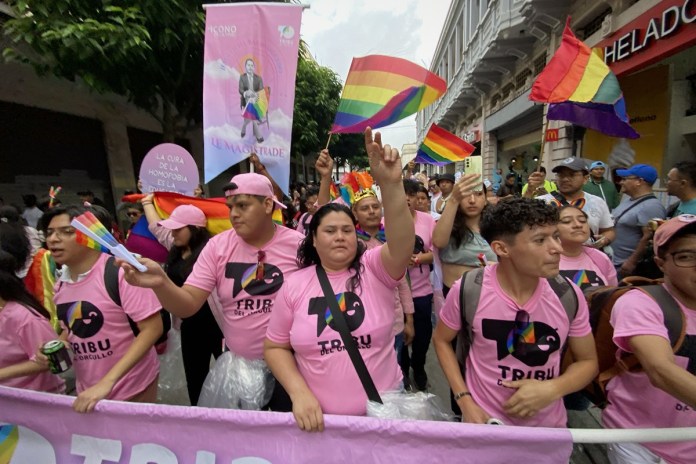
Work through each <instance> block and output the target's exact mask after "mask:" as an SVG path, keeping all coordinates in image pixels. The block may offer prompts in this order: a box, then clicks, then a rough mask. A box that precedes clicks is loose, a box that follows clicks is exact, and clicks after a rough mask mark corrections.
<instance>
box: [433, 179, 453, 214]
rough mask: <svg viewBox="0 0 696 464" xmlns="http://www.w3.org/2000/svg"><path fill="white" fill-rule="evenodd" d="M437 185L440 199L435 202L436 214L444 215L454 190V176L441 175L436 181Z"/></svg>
mask: <svg viewBox="0 0 696 464" xmlns="http://www.w3.org/2000/svg"><path fill="white" fill-rule="evenodd" d="M435 184H436V185H437V187H438V188H439V189H440V197H439V198H438V199H437V200H435V201H433V203H434V204H435V212H436V213H438V214H442V212H443V211H444V210H445V205H446V204H447V202H448V201H449V199H450V197H451V196H452V190H453V189H454V174H446V173H445V174H440V175H439V176H438V178H437V180H436V181H435Z"/></svg>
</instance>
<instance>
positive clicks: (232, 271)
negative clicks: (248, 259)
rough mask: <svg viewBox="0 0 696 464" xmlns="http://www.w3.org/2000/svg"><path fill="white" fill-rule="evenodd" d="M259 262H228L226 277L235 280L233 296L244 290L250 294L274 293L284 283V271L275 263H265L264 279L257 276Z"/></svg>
mask: <svg viewBox="0 0 696 464" xmlns="http://www.w3.org/2000/svg"><path fill="white" fill-rule="evenodd" d="M258 266H259V265H258V264H257V263H227V266H226V267H225V278H227V279H233V280H234V287H233V289H232V296H233V297H236V296H237V295H238V294H239V292H241V291H242V290H244V291H245V292H247V293H248V294H249V295H273V294H274V293H276V292H277V291H278V290H280V286H281V285H283V272H282V271H281V270H280V269H279V268H278V267H276V266H274V265H273V264H269V263H264V264H263V279H261V280H259V279H257V278H256V274H257V271H258Z"/></svg>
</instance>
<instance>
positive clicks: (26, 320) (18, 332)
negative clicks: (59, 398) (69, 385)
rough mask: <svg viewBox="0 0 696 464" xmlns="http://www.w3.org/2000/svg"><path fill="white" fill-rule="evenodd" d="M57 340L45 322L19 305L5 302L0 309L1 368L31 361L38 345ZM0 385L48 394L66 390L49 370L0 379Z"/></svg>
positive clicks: (61, 380) (61, 382) (32, 311)
mask: <svg viewBox="0 0 696 464" xmlns="http://www.w3.org/2000/svg"><path fill="white" fill-rule="evenodd" d="M57 338H58V335H56V333H55V332H54V331H53V329H52V328H51V324H50V323H49V322H48V319H44V318H43V317H41V315H39V314H37V313H36V312H35V311H34V310H33V309H29V308H26V307H25V306H23V305H22V304H20V303H17V302H14V301H8V302H7V303H6V304H5V307H4V308H3V309H2V310H0V368H3V367H8V366H12V365H15V364H19V363H23V362H26V361H29V360H31V359H33V358H34V355H35V354H36V350H37V349H38V347H39V345H43V344H44V343H46V342H48V341H51V340H55V339H57ZM0 385H4V386H6V387H15V388H25V389H27V390H36V391H44V392H49V393H63V392H64V391H65V382H63V379H61V378H60V377H58V376H57V375H53V374H51V373H50V372H49V371H46V372H41V373H39V374H34V375H27V376H23V377H15V378H12V379H6V380H0Z"/></svg>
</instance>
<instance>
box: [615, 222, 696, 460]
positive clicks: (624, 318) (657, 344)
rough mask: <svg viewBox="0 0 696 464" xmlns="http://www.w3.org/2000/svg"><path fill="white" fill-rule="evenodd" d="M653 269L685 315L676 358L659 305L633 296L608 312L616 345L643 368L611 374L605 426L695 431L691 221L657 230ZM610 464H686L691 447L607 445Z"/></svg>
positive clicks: (695, 268) (695, 242)
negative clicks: (686, 428)
mask: <svg viewBox="0 0 696 464" xmlns="http://www.w3.org/2000/svg"><path fill="white" fill-rule="evenodd" d="M653 248H654V252H655V262H656V263H657V265H658V266H660V269H662V271H663V272H664V276H665V280H664V283H663V284H662V285H663V287H664V288H665V290H667V291H668V292H669V294H670V295H672V297H673V298H674V299H675V300H676V302H677V303H678V305H679V308H680V309H681V311H682V312H683V314H684V319H683V320H684V324H685V332H686V336H685V339H684V343H683V344H682V346H681V349H679V350H678V351H677V352H676V353H674V352H673V350H672V346H671V345H670V342H669V335H668V333H667V327H666V326H665V323H664V315H663V312H662V310H661V309H660V307H659V306H658V304H657V302H656V301H655V300H654V299H652V298H650V297H649V296H647V295H646V294H645V293H643V292H641V291H637V290H631V291H629V292H627V293H625V294H624V295H622V296H621V297H620V298H619V299H618V300H616V303H615V304H614V307H613V309H612V312H611V324H612V326H613V327H614V343H616V345H617V346H618V347H619V350H620V351H622V352H627V353H633V354H634V355H635V356H636V358H638V361H639V362H640V365H641V366H642V369H640V370H638V371H630V372H624V373H622V374H620V375H617V376H616V377H614V378H613V379H611V380H610V381H609V383H608V384H607V394H608V399H609V405H608V406H607V407H606V409H604V411H603V412H602V422H603V424H604V427H606V428H612V429H623V428H631V429H632V428H672V427H696V350H694V340H696V216H694V215H691V214H685V215H680V216H677V217H675V218H672V219H670V220H669V221H667V222H665V223H664V224H662V225H661V226H659V227H658V229H657V230H656V231H655V237H654V240H653ZM608 453H609V458H610V460H611V462H613V463H618V464H628V463H631V464H633V463H656V462H671V463H689V462H693V461H694V456H695V455H696V441H694V440H690V441H683V442H674V443H641V444H638V443H613V444H611V445H609V449H608Z"/></svg>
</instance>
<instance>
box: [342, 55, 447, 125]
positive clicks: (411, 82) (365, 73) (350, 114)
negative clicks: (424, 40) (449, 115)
mask: <svg viewBox="0 0 696 464" xmlns="http://www.w3.org/2000/svg"><path fill="white" fill-rule="evenodd" d="M445 90H447V83H446V82H445V81H444V79H442V78H441V77H439V76H438V75H437V74H435V73H432V72H430V71H428V70H427V69H425V68H423V67H421V66H418V65H417V64H414V63H411V62H410V61H408V60H404V59H402V58H394V57H391V56H383V55H369V56H364V57H362V58H353V62H352V64H351V65H350V71H349V72H348V77H347V78H346V85H345V86H344V88H343V93H342V94H341V101H340V103H339V104H338V112H337V113H336V118H335V119H334V123H333V126H332V127H331V132H332V133H334V134H339V133H359V132H363V131H364V130H365V128H366V127H368V126H369V127H372V128H373V129H376V128H379V127H384V126H388V125H390V124H393V123H395V122H396V121H399V120H400V119H403V118H405V117H407V116H410V115H412V114H415V113H416V112H418V111H420V110H422V109H423V108H425V107H426V106H428V105H430V104H431V103H433V102H434V101H435V100H437V99H438V98H440V97H441V96H442V94H444V93H445Z"/></svg>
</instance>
